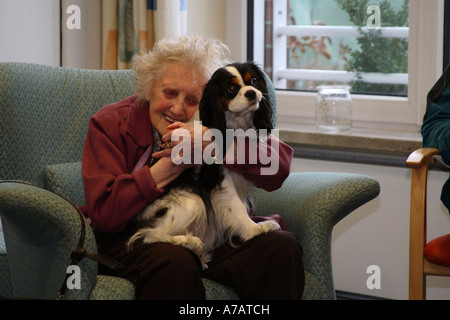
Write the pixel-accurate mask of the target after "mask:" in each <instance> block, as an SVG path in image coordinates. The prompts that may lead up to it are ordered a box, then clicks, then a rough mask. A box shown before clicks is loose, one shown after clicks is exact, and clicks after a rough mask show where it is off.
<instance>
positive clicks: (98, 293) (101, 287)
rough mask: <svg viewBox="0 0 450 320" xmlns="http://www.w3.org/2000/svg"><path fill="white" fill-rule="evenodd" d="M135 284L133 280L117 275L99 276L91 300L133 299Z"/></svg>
mask: <svg viewBox="0 0 450 320" xmlns="http://www.w3.org/2000/svg"><path fill="white" fill-rule="evenodd" d="M133 298H134V286H133V284H132V283H131V282H129V281H127V280H125V279H122V278H117V277H110V276H97V283H96V285H95V287H94V290H92V293H91V297H90V299H91V300H133Z"/></svg>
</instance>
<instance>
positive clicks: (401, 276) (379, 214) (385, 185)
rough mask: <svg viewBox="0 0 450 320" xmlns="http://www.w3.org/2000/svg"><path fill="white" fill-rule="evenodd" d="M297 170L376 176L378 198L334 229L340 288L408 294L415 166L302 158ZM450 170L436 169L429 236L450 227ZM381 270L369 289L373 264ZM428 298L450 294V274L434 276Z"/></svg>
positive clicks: (394, 296) (390, 295)
mask: <svg viewBox="0 0 450 320" xmlns="http://www.w3.org/2000/svg"><path fill="white" fill-rule="evenodd" d="M292 171H337V172H352V173H360V174H366V175H369V176H372V177H374V178H376V179H378V181H380V185H381V193H380V195H379V196H378V198H376V199H374V200H372V201H371V202H369V203H367V204H365V205H364V206H362V207H360V208H359V209H357V210H356V211H354V212H353V213H351V214H350V215H349V216H347V217H346V218H344V219H343V220H342V221H341V222H339V223H338V224H337V226H336V227H335V229H334V231H333V242H332V250H333V269H334V270H333V276H334V281H335V285H336V289H337V290H342V291H348V292H354V293H360V294H365V295H371V296H377V297H384V298H390V299H408V263H409V261H408V259H409V201H410V183H411V175H410V170H408V169H407V168H397V167H388V166H373V165H363V164H354V163H341V162H328V161H318V160H306V159H299V158H296V159H294V161H293V165H292ZM447 178H448V173H444V172H436V171H431V172H430V179H429V194H428V196H429V203H428V210H429V212H432V213H433V214H432V215H431V218H430V219H429V220H428V238H429V239H433V238H435V237H437V236H440V235H444V234H448V233H450V215H449V213H448V211H447V210H446V209H445V207H444V206H443V205H442V204H441V201H440V200H439V197H440V192H441V187H442V185H443V184H444V182H445V181H446V179H447ZM371 265H377V266H379V267H380V270H381V289H372V290H369V289H368V288H367V285H366V281H367V279H368V277H369V276H370V274H367V273H366V271H367V267H368V266H371ZM427 279H428V280H427V282H428V286H427V299H445V300H449V299H450V278H444V277H428V278H427Z"/></svg>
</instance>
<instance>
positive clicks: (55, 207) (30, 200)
mask: <svg viewBox="0 0 450 320" xmlns="http://www.w3.org/2000/svg"><path fill="white" fill-rule="evenodd" d="M0 216H1V220H2V225H3V232H4V236H5V243H6V251H7V255H8V263H9V269H10V274H11V283H12V288H13V292H14V297H15V298H39V299H56V297H57V296H58V291H59V289H60V287H61V285H62V284H63V281H64V279H65V276H66V274H67V267H68V266H69V265H70V264H71V253H72V251H73V250H74V249H76V248H77V246H78V244H79V241H80V233H81V223H82V220H81V219H80V215H79V212H78V211H77V208H76V207H74V206H73V205H72V204H71V203H70V202H69V201H67V200H66V199H65V198H63V197H61V196H59V195H57V194H55V193H52V192H50V191H48V190H45V189H42V188H39V187H35V186H32V185H29V184H24V183H20V182H10V181H0ZM82 219H83V220H84V218H82ZM84 222H85V225H86V229H85V238H84V243H83V248H84V249H85V250H86V251H88V252H92V253H96V252H97V246H96V242H95V238H94V234H93V232H92V229H91V228H90V227H89V225H88V224H87V222H86V220H84ZM78 266H79V267H80V284H81V288H80V289H73V290H67V291H66V294H65V296H64V299H83V300H85V299H90V298H91V299H95V298H103V299H106V298H107V299H114V298H121V299H125V298H129V299H133V298H134V289H133V286H132V284H131V283H129V282H128V281H127V280H125V279H113V278H104V277H103V278H102V277H101V276H97V263H96V262H94V261H93V260H90V259H88V258H85V259H83V260H81V261H80V262H79V263H78ZM111 286H114V287H115V290H110V289H111ZM105 290H106V291H108V292H105ZM119 291H120V292H119Z"/></svg>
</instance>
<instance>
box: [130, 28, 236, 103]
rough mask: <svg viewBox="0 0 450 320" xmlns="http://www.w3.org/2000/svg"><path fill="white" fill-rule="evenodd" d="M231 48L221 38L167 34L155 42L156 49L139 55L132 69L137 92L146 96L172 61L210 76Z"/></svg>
mask: <svg viewBox="0 0 450 320" xmlns="http://www.w3.org/2000/svg"><path fill="white" fill-rule="evenodd" d="M229 52H230V50H229V49H228V47H227V46H226V45H225V44H223V43H222V42H220V41H218V40H216V39H213V38H205V37H201V36H198V35H186V36H181V37H168V38H165V39H163V40H160V41H159V42H157V43H156V44H155V46H154V47H153V50H151V51H149V52H148V53H146V54H139V55H136V56H135V57H134V59H133V69H134V71H135V72H136V79H135V85H136V94H137V95H138V97H139V99H140V100H145V99H146V98H147V97H148V93H149V92H150V91H151V89H152V87H153V85H154V82H155V80H156V79H159V78H160V77H161V76H162V72H163V71H164V69H165V67H166V66H167V65H169V64H181V65H183V66H186V67H188V68H192V69H193V70H195V71H199V72H200V73H202V74H203V75H204V77H205V79H207V80H209V78H211V76H212V74H213V73H214V71H216V70H217V69H219V68H221V67H223V66H224V65H226V64H227V63H229V61H228V58H227V56H228V54H229Z"/></svg>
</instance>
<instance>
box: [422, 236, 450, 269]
mask: <svg viewBox="0 0 450 320" xmlns="http://www.w3.org/2000/svg"><path fill="white" fill-rule="evenodd" d="M424 256H425V259H427V260H428V261H430V262H432V263H434V264H438V265H441V266H445V267H450V234H447V235H445V236H440V237H438V238H436V239H433V240H431V241H430V242H428V243H427V245H426V246H425V249H424Z"/></svg>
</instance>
